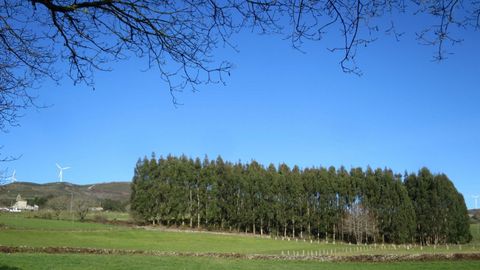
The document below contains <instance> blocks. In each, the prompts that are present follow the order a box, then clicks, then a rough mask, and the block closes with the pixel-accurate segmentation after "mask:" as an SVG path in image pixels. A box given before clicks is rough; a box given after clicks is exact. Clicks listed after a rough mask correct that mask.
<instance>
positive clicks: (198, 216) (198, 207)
mask: <svg viewBox="0 0 480 270" xmlns="http://www.w3.org/2000/svg"><path fill="white" fill-rule="evenodd" d="M197 228H200V187H198V188H197Z"/></svg>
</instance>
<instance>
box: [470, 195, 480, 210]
mask: <svg viewBox="0 0 480 270" xmlns="http://www.w3.org/2000/svg"><path fill="white" fill-rule="evenodd" d="M472 197H473V199H474V200H475V209H478V199H479V198H480V195H476V196H475V195H473V196H472Z"/></svg>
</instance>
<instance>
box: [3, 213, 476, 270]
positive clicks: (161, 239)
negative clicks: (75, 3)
mask: <svg viewBox="0 0 480 270" xmlns="http://www.w3.org/2000/svg"><path fill="white" fill-rule="evenodd" d="M107 218H108V219H117V220H119V219H120V218H122V219H128V217H126V216H125V215H124V214H116V213H110V214H108V216H107ZM478 226H479V225H478V224H476V225H472V233H473V235H474V237H475V239H474V241H472V243H471V244H468V245H462V246H448V247H447V246H437V247H435V248H434V247H424V248H422V249H420V247H408V248H407V247H405V246H393V245H386V246H385V247H382V246H381V245H376V246H374V245H368V246H364V245H361V246H356V245H348V244H344V243H341V244H340V243H337V244H332V243H323V242H320V243H319V242H315V241H314V242H312V243H311V242H310V241H303V240H299V241H297V240H290V241H288V240H281V239H278V238H277V239H275V238H269V237H253V236H251V235H248V236H245V235H241V234H219V233H210V232H188V231H170V230H160V229H156V228H140V227H133V226H123V225H110V224H101V223H93V222H78V221H75V220H74V221H72V220H49V219H39V218H32V217H30V215H28V214H23V213H21V214H12V213H2V214H0V245H2V246H12V247H20V246H25V247H77V248H101V249H115V250H143V251H158V252H192V253H236V254H266V255H281V254H283V255H287V254H288V255H293V254H296V255H303V254H322V255H325V254H326V255H343V256H345V255H360V254H415V253H467V252H480V241H479V239H480V235H479V234H478V230H479V229H480V228H479V227H478ZM299 259H301V256H299ZM39 262H41V263H39ZM319 264H321V265H324V266H325V267H326V268H328V269H400V268H402V269H418V268H419V267H423V268H425V269H452V268H453V267H460V268H461V269H480V261H455V262H453V261H452V262H446V261H445V262H401V263H400V262H399V263H390V264H385V263H383V264H382V263H340V264H338V263H336V264H333V263H325V262H318V261H302V260H290V261H283V260H279V261H273V260H268V261H262V260H245V259H244V260H242V259H226V258H205V257H181V256H180V257H169V256H146V255H121V256H120V255H84V254H43V253H36V254H30V253H14V254H0V270H1V269H17V268H8V267H18V269H54V268H56V269H58V268H59V267H60V266H61V267H60V268H61V269H98V268H100V266H101V267H102V268H105V269H131V268H132V267H134V266H135V267H136V268H137V269H151V268H152V266H155V268H156V269H183V268H185V269H253V268H255V269H258V268H260V269H313V268H318V266H319ZM51 266H56V267H51ZM2 267H3V268H2Z"/></svg>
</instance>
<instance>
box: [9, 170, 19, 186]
mask: <svg viewBox="0 0 480 270" xmlns="http://www.w3.org/2000/svg"><path fill="white" fill-rule="evenodd" d="M16 173H17V172H16V170H13V173H12V176H10V177H8V178H7V180H10V183H15V181H17V178H16V177H15V174H16Z"/></svg>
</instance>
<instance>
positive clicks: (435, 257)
mask: <svg viewBox="0 0 480 270" xmlns="http://www.w3.org/2000/svg"><path fill="white" fill-rule="evenodd" d="M0 253H48V254H96V255H149V256H182V257H211V258H230V259H247V260H309V261H323V262H401V261H442V260H480V253H478V252H477V253H450V254H403V255H399V254H395V255H394V254H382V255H343V256H342V255H340V256H339V255H335V256H329V255H321V256H285V255H283V256H282V255H266V254H240V253H196V252H166V251H149V250H124V249H100V248H76V247H26V246H19V247H10V246H0Z"/></svg>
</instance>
